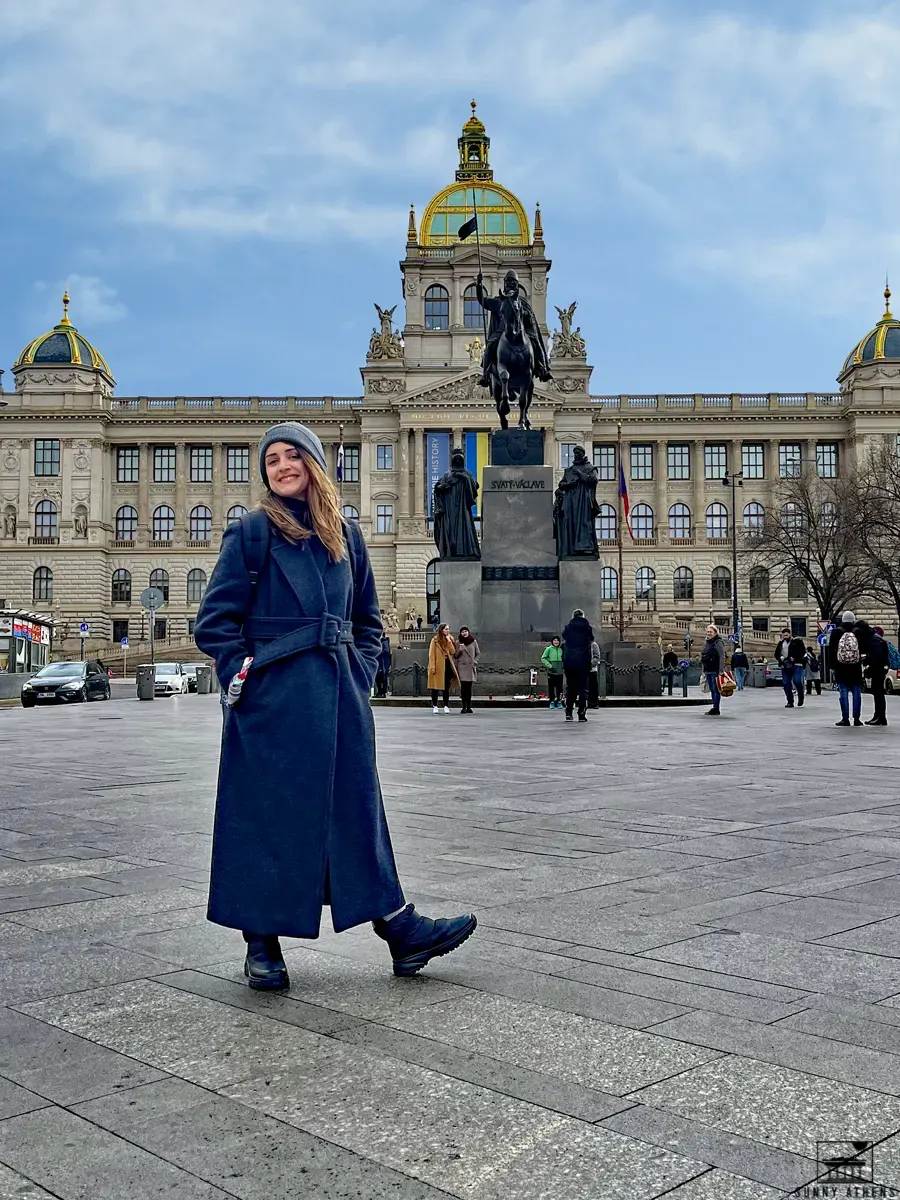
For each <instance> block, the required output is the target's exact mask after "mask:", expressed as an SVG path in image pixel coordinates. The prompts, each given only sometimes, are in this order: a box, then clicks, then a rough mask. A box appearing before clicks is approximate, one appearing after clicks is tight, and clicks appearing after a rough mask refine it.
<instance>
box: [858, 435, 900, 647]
mask: <svg viewBox="0 0 900 1200" xmlns="http://www.w3.org/2000/svg"><path fill="white" fill-rule="evenodd" d="M847 511H848V514H849V515H850V516H851V519H852V524H853V530H854V536H855V538H856V540H857V544H858V546H859V548H860V552H861V553H862V555H863V557H864V559H865V560H866V562H867V564H868V567H869V570H870V572H871V576H872V581H871V591H872V594H873V596H875V597H876V598H877V599H878V600H880V601H882V603H885V604H891V605H893V607H894V609H895V611H896V613H897V634H898V636H900V459H898V455H897V449H896V447H895V446H894V445H890V444H888V443H885V442H882V443H880V444H878V445H877V446H875V447H874V448H872V449H869V450H868V452H864V453H863V454H862V455H861V456H860V461H859V463H858V466H857V474H856V494H855V496H854V497H853V498H852V503H851V504H849V505H848V510H847Z"/></svg>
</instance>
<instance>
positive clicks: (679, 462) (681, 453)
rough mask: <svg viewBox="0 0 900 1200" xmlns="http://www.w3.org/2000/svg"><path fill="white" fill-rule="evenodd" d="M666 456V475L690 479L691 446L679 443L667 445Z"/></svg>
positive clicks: (673, 477) (671, 477)
mask: <svg viewBox="0 0 900 1200" xmlns="http://www.w3.org/2000/svg"><path fill="white" fill-rule="evenodd" d="M667 457H668V476H669V478H670V479H690V477H691V448H690V446H687V445H682V444H679V445H677V446H669V448H668V451H667Z"/></svg>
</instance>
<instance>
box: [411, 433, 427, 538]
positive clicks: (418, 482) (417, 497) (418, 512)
mask: <svg viewBox="0 0 900 1200" xmlns="http://www.w3.org/2000/svg"><path fill="white" fill-rule="evenodd" d="M413 442H414V447H415V472H414V477H413V513H414V514H415V516H416V517H418V518H420V519H421V520H424V518H425V431H424V430H422V429H413Z"/></svg>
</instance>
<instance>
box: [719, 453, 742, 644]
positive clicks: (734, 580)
mask: <svg viewBox="0 0 900 1200" xmlns="http://www.w3.org/2000/svg"><path fill="white" fill-rule="evenodd" d="M722 484H723V486H724V487H730V488H731V636H732V639H733V641H734V643H735V645H737V637H738V624H739V620H740V613H739V612H738V575H737V489H738V488H739V487H743V486H744V472H743V471H726V472H725V476H724V478H723V479H722Z"/></svg>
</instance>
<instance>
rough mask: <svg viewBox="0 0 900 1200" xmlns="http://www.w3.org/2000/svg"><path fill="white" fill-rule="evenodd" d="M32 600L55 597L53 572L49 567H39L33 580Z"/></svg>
mask: <svg viewBox="0 0 900 1200" xmlns="http://www.w3.org/2000/svg"><path fill="white" fill-rule="evenodd" d="M31 598H32V600H52V599H53V572H52V571H51V570H50V568H49V567H38V569H37V570H36V571H35V573H34V576H33V578H32V580H31Z"/></svg>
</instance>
